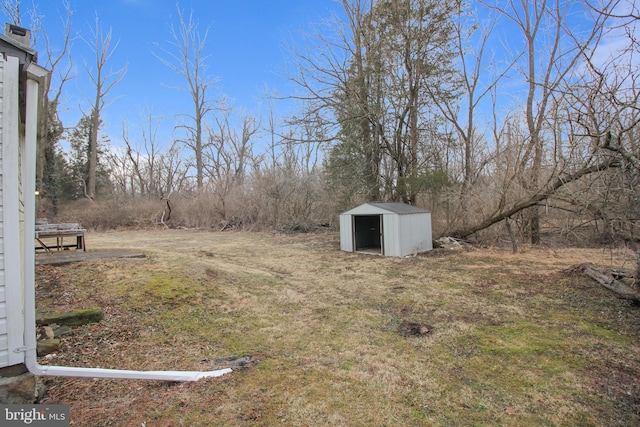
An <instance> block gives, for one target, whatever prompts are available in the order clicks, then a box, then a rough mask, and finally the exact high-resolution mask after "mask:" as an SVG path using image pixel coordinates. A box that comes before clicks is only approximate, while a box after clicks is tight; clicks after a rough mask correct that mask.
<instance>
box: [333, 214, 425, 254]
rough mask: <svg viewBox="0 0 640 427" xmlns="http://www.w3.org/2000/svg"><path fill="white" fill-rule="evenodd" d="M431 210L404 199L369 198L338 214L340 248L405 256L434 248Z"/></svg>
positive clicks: (350, 250)
mask: <svg viewBox="0 0 640 427" xmlns="http://www.w3.org/2000/svg"><path fill="white" fill-rule="evenodd" d="M431 238H432V237H431V212H430V211H428V210H426V209H421V208H418V207H416V206H412V205H408V204H405V203H394V202H369V203H365V204H362V205H360V206H358V207H356V208H353V209H351V210H348V211H346V212H344V213H342V214H340V249H342V250H343V251H347V252H361V253H369V254H379V255H386V256H400V257H402V256H407V255H412V254H416V253H420V252H426V251H429V250H431V249H433V242H432V240H431Z"/></svg>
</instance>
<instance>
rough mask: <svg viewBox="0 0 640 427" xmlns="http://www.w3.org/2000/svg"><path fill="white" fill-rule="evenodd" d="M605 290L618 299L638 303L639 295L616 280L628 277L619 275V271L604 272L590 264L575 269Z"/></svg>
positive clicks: (639, 301) (639, 300)
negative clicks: (612, 293)
mask: <svg viewBox="0 0 640 427" xmlns="http://www.w3.org/2000/svg"><path fill="white" fill-rule="evenodd" d="M577 269H578V270H581V271H582V272H583V273H584V274H585V275H587V276H589V277H590V278H592V279H593V280H595V281H596V282H598V283H600V284H601V285H602V286H604V287H605V288H607V289H609V290H610V291H612V292H614V293H615V294H616V295H618V297H620V298H622V299H626V300H630V301H633V302H635V303H636V304H639V303H640V293H639V292H638V291H636V290H635V289H633V288H632V287H630V286H629V285H627V284H625V283H623V282H621V281H620V280H618V279H619V278H625V277H629V276H626V275H622V274H621V270H604V269H601V268H598V267H596V266H595V265H593V264H590V263H584V264H580V265H579V266H578V268H577Z"/></svg>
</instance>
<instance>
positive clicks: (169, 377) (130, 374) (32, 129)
mask: <svg viewBox="0 0 640 427" xmlns="http://www.w3.org/2000/svg"><path fill="white" fill-rule="evenodd" d="M27 72H28V75H29V79H28V80H27V114H26V126H25V150H24V153H23V156H22V162H23V164H22V166H23V175H22V178H23V179H22V185H23V194H24V245H23V248H22V249H23V259H24V270H23V271H24V276H23V284H24V299H23V304H24V344H25V345H24V347H22V348H19V349H17V350H15V351H18V352H21V351H23V352H24V353H25V356H24V362H25V365H26V367H27V369H28V370H29V371H30V372H31V373H32V374H34V375H38V376H41V375H53V376H64V377H87V378H122V379H135V380H161V381H198V380H199V379H201V378H208V377H219V376H222V375H224V374H227V373H229V372H231V371H232V370H231V369H230V368H226V369H218V370H214V371H205V372H201V371H132V370H121V369H102V368H78V367H68V366H48V365H40V364H39V363H38V359H37V352H36V292H35V251H34V249H33V243H31V244H29V243H30V242H33V241H34V238H35V229H34V226H33V224H35V210H36V209H35V207H36V206H35V198H34V197H33V194H35V190H36V188H35V176H36V173H35V172H36V165H35V159H36V140H37V122H38V120H37V113H38V89H39V82H38V81H39V80H40V79H42V78H45V77H46V74H47V71H46V70H45V69H44V68H42V67H39V66H37V65H35V64H33V63H32V64H30V65H29V67H28V68H27Z"/></svg>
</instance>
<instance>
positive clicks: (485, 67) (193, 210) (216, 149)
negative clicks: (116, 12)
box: [1, 0, 640, 249]
mask: <svg viewBox="0 0 640 427" xmlns="http://www.w3.org/2000/svg"><path fill="white" fill-rule="evenodd" d="M340 3H341V5H342V7H343V9H344V14H343V15H341V17H337V16H336V17H333V19H327V20H326V21H324V22H322V23H320V24H319V26H318V27H317V32H316V33H309V34H307V35H306V37H305V39H304V40H303V41H301V42H300V45H299V46H292V47H291V60H292V63H293V64H295V66H293V67H292V68H291V70H290V75H289V77H290V80H291V81H292V82H294V83H295V84H296V86H297V88H298V90H297V91H296V92H295V93H292V94H286V95H280V96H279V97H272V98H270V99H268V100H267V101H266V104H267V105H268V106H269V107H268V108H267V112H266V113H264V114H262V115H261V116H256V115H253V114H250V113H246V112H244V111H240V110H238V109H235V108H234V107H232V106H230V105H228V104H227V102H226V100H225V98H224V97H222V98H215V97H214V96H213V91H212V84H213V81H214V78H213V73H214V70H212V69H211V68H210V66H209V63H208V60H209V59H210V58H209V57H207V56H206V55H204V54H203V52H204V49H205V46H206V43H207V42H208V41H207V37H206V36H207V31H206V30H204V29H203V28H202V27H200V26H199V23H198V22H197V21H196V20H195V18H194V16H197V10H193V11H188V10H182V9H180V8H179V6H177V11H178V14H177V17H178V18H177V19H176V21H175V22H173V23H171V26H170V28H171V31H170V38H171V43H166V44H163V45H162V47H161V48H160V49H159V50H158V51H157V52H155V53H154V54H155V55H156V56H157V58H158V60H159V64H161V65H160V66H164V67H168V68H169V69H171V70H173V71H174V72H175V73H176V74H177V75H179V76H180V77H181V79H182V81H183V83H184V89H186V92H187V93H188V95H189V96H190V99H191V101H192V108H191V109H190V110H189V111H176V112H175V123H176V125H175V128H174V132H173V133H172V134H171V136H170V137H169V140H167V137H166V136H164V135H161V134H159V132H158V129H159V125H160V119H159V118H158V117H157V116H154V114H153V113H152V112H149V113H148V114H147V115H146V119H145V120H144V121H141V122H137V123H128V122H127V123H123V124H122V126H121V135H118V137H119V139H121V140H122V141H124V145H123V146H112V145H111V144H110V135H107V134H105V133H103V132H102V131H101V129H102V124H103V119H102V111H104V109H105V108H109V95H110V91H111V89H112V88H113V87H114V86H116V85H117V84H118V83H119V82H120V81H121V80H122V79H123V78H124V77H125V75H126V66H122V65H119V64H111V63H110V60H111V55H112V53H113V51H114V50H115V49H116V48H117V42H115V40H116V39H117V38H118V35H117V34H112V32H111V30H108V31H105V30H104V28H107V26H108V23H103V22H101V21H100V17H97V18H96V21H95V25H94V27H93V32H92V34H90V35H88V36H87V35H85V37H84V39H85V41H87V42H89V43H90V44H91V46H92V50H93V52H94V54H95V57H94V58H85V61H88V62H90V63H92V66H91V67H87V69H86V70H85V71H84V72H86V73H89V74H90V78H91V81H92V82H93V84H94V89H95V96H94V97H93V99H94V101H93V105H92V108H91V111H89V112H88V113H86V114H84V116H83V117H82V119H81V120H80V121H79V122H78V123H76V124H73V125H71V124H67V123H62V122H61V121H60V119H59V114H58V113H59V112H58V108H59V106H60V100H61V97H62V96H63V95H64V93H65V90H66V88H67V86H68V84H69V82H70V81H71V79H72V78H73V76H74V73H73V72H72V70H75V69H74V68H73V65H72V64H73V63H77V62H79V60H77V59H76V60H75V61H71V60H69V59H70V58H73V49H71V45H72V44H71V41H72V39H73V37H74V36H73V32H72V30H71V28H72V16H73V14H72V11H73V4H72V3H71V2H64V1H63V2H61V4H62V5H63V6H64V8H65V9H66V10H67V21H66V25H64V26H59V27H57V28H43V27H42V26H39V25H38V23H39V22H41V21H40V20H39V19H38V13H37V9H35V10H29V11H27V10H26V9H27V8H26V7H23V6H22V5H21V2H20V1H19V0H13V1H11V0H3V1H2V2H1V5H2V8H3V11H4V13H5V16H6V17H7V18H8V19H9V20H10V21H11V22H12V23H13V24H15V25H19V26H29V27H30V28H31V30H32V35H33V37H32V40H33V41H34V43H35V44H34V46H33V47H34V48H35V49H36V50H38V51H39V52H40V63H41V65H43V66H45V67H47V68H48V69H49V70H51V72H52V76H53V78H52V80H51V81H52V84H51V87H50V90H49V117H48V124H47V127H46V129H44V128H43V129H42V132H41V135H40V141H41V144H40V150H39V152H40V156H39V159H38V160H39V168H38V170H39V175H38V184H37V185H38V189H39V192H40V195H39V196H38V203H39V209H40V210H41V211H42V212H43V215H46V216H48V217H49V218H50V219H54V218H55V219H57V220H60V221H64V220H70V221H73V222H81V223H82V224H83V226H85V227H87V228H96V229H106V228H115V227H123V226H142V227H144V226H150V225H158V224H160V225H166V226H184V227H198V228H216V229H228V228H244V229H274V230H292V231H295V230H298V231H309V230H314V229H317V228H319V227H335V226H336V218H337V214H338V213H339V212H341V211H344V210H346V209H349V208H351V207H353V206H356V205H358V204H360V203H362V202H367V201H374V200H392V201H402V202H406V203H410V204H413V205H416V206H419V207H423V208H427V209H429V210H431V212H432V218H433V221H434V234H435V235H436V236H443V235H450V236H455V237H458V238H465V239H471V238H474V239H486V238H494V237H495V236H497V235H507V233H509V235H510V236H511V240H512V242H514V243H515V242H517V241H518V240H526V241H529V242H531V243H534V244H536V243H540V242H541V239H542V236H543V235H545V233H547V232H550V233H553V234H554V235H555V236H559V237H561V238H563V239H566V240H567V241H573V242H577V240H576V239H575V236H583V232H584V231H585V230H587V231H588V232H589V233H588V235H589V239H594V238H597V239H600V240H599V242H603V241H608V240H610V239H614V238H618V239H622V240H624V241H625V242H627V243H628V244H630V245H631V246H632V248H634V249H636V248H637V243H638V239H639V234H638V218H639V217H640V215H639V214H640V212H639V210H638V207H639V202H638V200H639V199H638V189H637V187H638V179H639V172H640V147H639V144H638V141H637V133H638V130H637V128H638V119H639V118H640V115H639V110H638V108H639V107H638V95H639V91H638V88H637V87H636V85H635V83H636V79H637V78H638V63H639V62H638V58H637V57H638V54H640V45H639V39H638V38H637V36H638V31H637V29H636V25H637V23H638V18H639V17H640V12H639V11H638V10H637V9H636V7H635V4H634V3H633V2H627V1H622V0H614V1H601V2H596V1H587V0H583V1H578V2H575V1H562V0H533V1H527V0H515V1H495V2H494V1H473V2H471V3H465V2H459V1H450V2H441V1H438V0H378V1H374V0H342V1H341V2H340ZM27 15H28V17H29V19H28V20H27V18H25V17H26V16H27ZM26 21H28V22H26ZM576 22H577V23H576ZM497 29H500V30H501V31H498V30H497ZM50 31H62V32H63V34H64V36H65V40H66V43H65V45H64V46H63V48H62V49H60V48H58V49H57V50H53V49H51V48H50V45H49V43H48V37H47V34H48V33H49V32H50ZM505 34H508V38H509V40H508V44H507V43H506V40H504V37H505ZM36 35H37V37H35V36H36ZM107 64H108V66H107ZM118 67H121V68H118ZM113 69H115V70H116V71H112V70H113ZM80 72H82V71H80ZM284 101H286V102H289V103H291V102H294V103H295V105H296V106H297V108H296V110H295V112H293V113H291V114H288V115H286V116H284V115H282V113H281V110H279V109H278V107H277V106H278V103H279V102H284ZM111 137H113V135H112V136H111ZM61 141H67V142H68V146H66V147H67V148H63V144H62V143H61ZM603 239H604V240H603ZM591 242H594V240H591ZM582 243H584V242H582Z"/></svg>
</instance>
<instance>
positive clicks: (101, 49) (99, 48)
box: [85, 16, 127, 200]
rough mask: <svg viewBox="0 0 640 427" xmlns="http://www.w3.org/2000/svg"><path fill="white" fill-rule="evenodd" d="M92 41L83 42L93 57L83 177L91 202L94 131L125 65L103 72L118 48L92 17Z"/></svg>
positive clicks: (95, 155)
mask: <svg viewBox="0 0 640 427" xmlns="http://www.w3.org/2000/svg"><path fill="white" fill-rule="evenodd" d="M91 36H92V39H91V40H85V42H86V43H87V44H88V45H89V46H90V47H91V49H92V50H93V53H94V55H95V58H94V59H95V62H94V64H93V65H94V68H93V69H90V68H89V67H87V72H88V74H89V78H90V80H91V83H92V84H93V86H94V88H95V97H94V99H93V103H92V106H91V116H90V117H91V132H90V136H89V159H88V162H89V172H88V178H87V197H88V198H89V199H91V200H95V196H96V170H97V165H98V131H99V128H100V124H101V121H102V120H101V115H102V111H103V109H104V108H105V106H106V105H107V95H108V94H109V92H111V90H112V89H113V88H114V86H115V85H116V84H118V83H119V82H120V81H121V80H122V79H123V78H124V75H125V73H126V71H127V66H126V65H125V66H123V67H122V68H120V69H118V70H116V71H109V70H107V69H106V66H107V64H108V63H109V60H110V59H111V57H112V55H113V53H114V52H115V50H116V49H117V47H118V43H117V42H116V43H115V45H113V46H112V44H111V43H112V31H111V29H109V30H108V31H107V32H106V33H103V32H102V28H101V25H100V20H99V19H98V16H96V20H95V27H94V28H93V29H92V34H91Z"/></svg>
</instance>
